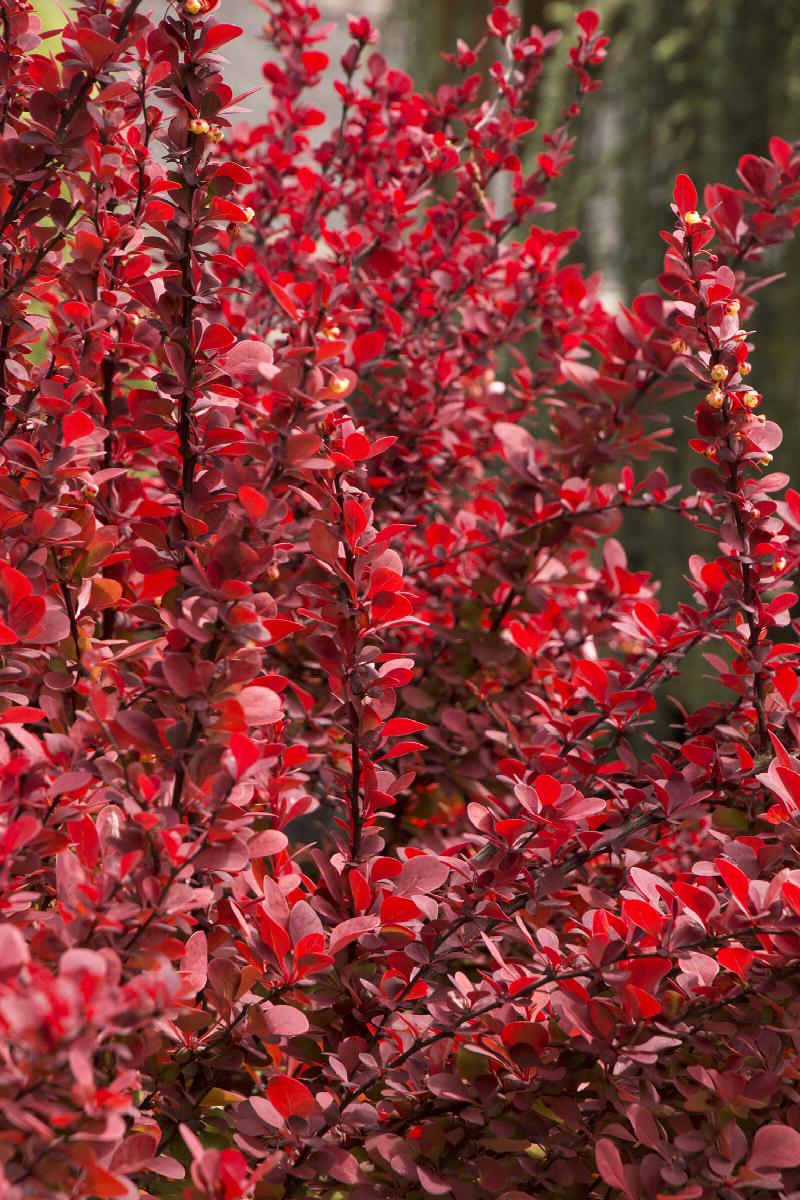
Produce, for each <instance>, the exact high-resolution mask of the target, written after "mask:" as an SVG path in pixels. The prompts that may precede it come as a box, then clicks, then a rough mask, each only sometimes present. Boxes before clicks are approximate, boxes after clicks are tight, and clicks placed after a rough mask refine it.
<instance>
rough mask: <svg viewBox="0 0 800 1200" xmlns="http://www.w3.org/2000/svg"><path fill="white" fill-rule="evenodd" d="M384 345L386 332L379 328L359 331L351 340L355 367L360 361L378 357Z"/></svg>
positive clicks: (359, 364) (363, 361)
mask: <svg viewBox="0 0 800 1200" xmlns="http://www.w3.org/2000/svg"><path fill="white" fill-rule="evenodd" d="M385 346H386V334H385V333H382V332H381V331H380V330H377V329H376V330H373V331H371V332H370V333H360V334H359V335H358V337H357V338H355V339H354V341H353V359H354V361H355V364H356V366H357V367H360V366H361V364H362V363H365V362H370V361H371V360H372V359H373V358H379V357H380V355H381V354H382V353H383V351H384V348H385Z"/></svg>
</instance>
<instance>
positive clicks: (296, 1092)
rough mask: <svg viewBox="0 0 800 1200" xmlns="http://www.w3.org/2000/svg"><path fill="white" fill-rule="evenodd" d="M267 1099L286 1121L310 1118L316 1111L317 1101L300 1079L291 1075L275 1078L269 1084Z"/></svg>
mask: <svg viewBox="0 0 800 1200" xmlns="http://www.w3.org/2000/svg"><path fill="white" fill-rule="evenodd" d="M267 1099H268V1100H269V1102H270V1104H271V1105H272V1106H273V1107H274V1108H275V1109H277V1111H278V1112H279V1113H280V1114H281V1116H282V1117H283V1118H284V1120H288V1119H289V1118H290V1117H303V1118H305V1117H308V1116H309V1115H310V1113H312V1112H313V1111H314V1106H315V1100H314V1097H313V1096H312V1094H311V1092H310V1091H309V1090H308V1088H307V1087H306V1085H305V1084H304V1083H301V1082H300V1080H299V1079H292V1078H291V1076H289V1075H277V1076H273V1078H272V1079H270V1081H269V1083H268V1084H267Z"/></svg>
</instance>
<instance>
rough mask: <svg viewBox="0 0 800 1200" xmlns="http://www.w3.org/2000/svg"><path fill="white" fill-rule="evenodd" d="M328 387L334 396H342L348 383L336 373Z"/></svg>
mask: <svg viewBox="0 0 800 1200" xmlns="http://www.w3.org/2000/svg"><path fill="white" fill-rule="evenodd" d="M329 386H330V389H331V391H332V392H333V393H334V395H336V396H343V395H344V393H345V392H346V391H347V389H348V388H349V386H350V384H349V383H348V382H347V380H346V379H343V378H342V376H341V375H336V376H335V377H334V378H333V379H332V380H331V382H330V385H329Z"/></svg>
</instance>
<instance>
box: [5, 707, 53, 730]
mask: <svg viewBox="0 0 800 1200" xmlns="http://www.w3.org/2000/svg"><path fill="white" fill-rule="evenodd" d="M46 716H47V714H46V713H45V711H44V709H43V708H29V707H26V706H25V705H20V706H19V708H7V709H6V710H5V711H4V712H3V713H2V715H0V725H25V724H30V723H31V722H34V721H41V720H43V718H44V717H46Z"/></svg>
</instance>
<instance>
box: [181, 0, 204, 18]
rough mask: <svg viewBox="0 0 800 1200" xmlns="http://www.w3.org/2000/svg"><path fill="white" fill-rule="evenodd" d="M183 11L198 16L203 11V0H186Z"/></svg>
mask: <svg viewBox="0 0 800 1200" xmlns="http://www.w3.org/2000/svg"><path fill="white" fill-rule="evenodd" d="M183 11H184V12H185V13H186V14H187V15H188V16H190V17H196V16H197V14H198V13H200V12H202V11H203V0H186V3H185V4H184V6H183Z"/></svg>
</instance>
